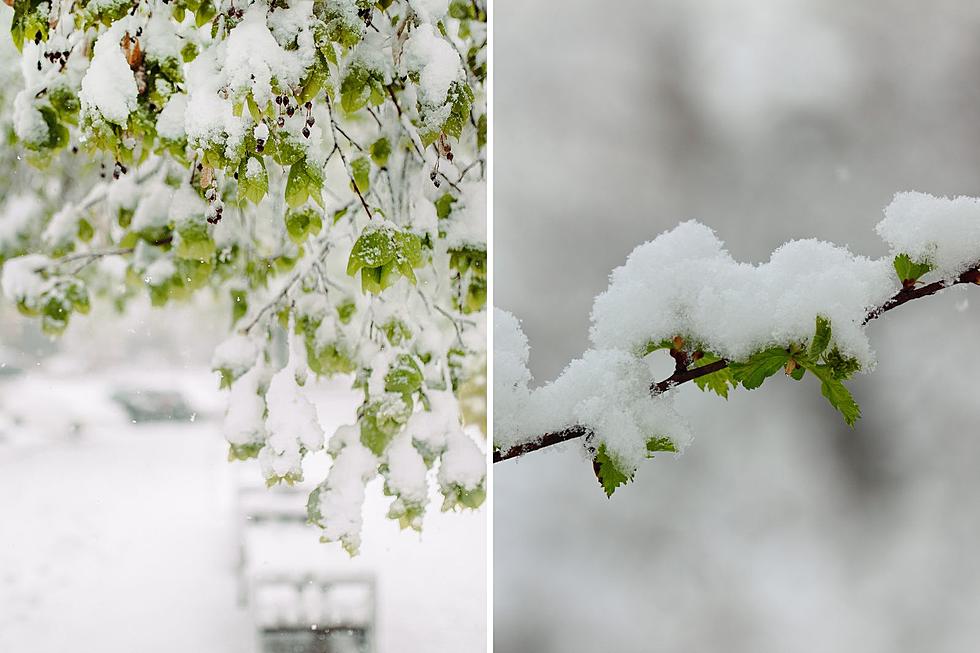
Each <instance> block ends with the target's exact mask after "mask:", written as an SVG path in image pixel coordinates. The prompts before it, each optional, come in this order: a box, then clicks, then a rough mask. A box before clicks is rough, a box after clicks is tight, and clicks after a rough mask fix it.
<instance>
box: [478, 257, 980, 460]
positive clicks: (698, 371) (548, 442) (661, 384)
mask: <svg viewBox="0 0 980 653" xmlns="http://www.w3.org/2000/svg"><path fill="white" fill-rule="evenodd" d="M961 283H972V284H980V266H977V267H974V268H971V269H969V270H967V271H966V272H964V273H963V274H961V275H960V276H958V277H956V278H955V279H949V280H942V281H934V282H932V283H930V284H926V285H924V286H919V287H914V286H913V287H910V288H902V289H901V290H899V291H898V292H897V293H895V294H894V295H892V297H891V298H890V299H888V300H887V301H886V302H885V303H884V304H882V305H881V306H878V307H876V308H874V309H872V310H871V311H869V312H868V314H867V316H865V318H864V321H863V322H862V323H861V324H862V325H865V324H867V323H868V322H870V321H871V320H874V319H877V318H878V317H880V316H881V315H883V314H885V313H887V312H888V311H890V310H893V309H895V308H898V307H899V306H901V305H902V304H906V303H908V302H910V301H912V300H913V299H919V298H921V297H928V296H929V295H935V294H936V293H938V292H940V291H941V290H945V289H946V288H949V287H951V286H956V285H959V284H961ZM729 362H730V361H728V360H725V359H721V360H718V361H715V362H713V363H709V364H708V365H704V366H702V367H694V368H689V369H681V368H680V367H678V368H677V369H676V370H675V371H674V373H673V374H671V375H670V376H669V377H667V378H666V379H664V380H663V381H658V382H657V383H654V384H652V385H651V386H650V394H651V395H653V396H657V395H659V394H662V393H664V392H666V391H667V390H669V389H671V388H674V387H676V386H679V385H681V384H683V383H687V382H688V381H693V380H694V379H698V378H700V377H702V376H707V375H708V374H711V373H712V372H717V371H718V370H723V369H725V368H726V367H728V364H729ZM590 433H591V431H590V430H589V429H587V428H585V427H583V426H573V427H570V428H567V429H564V430H562V431H556V432H554V433H546V434H545V435H543V436H541V437H540V438H538V439H536V440H532V441H530V442H525V443H524V444H520V445H517V446H515V447H511V448H510V449H507V450H506V451H496V450H495V451H494V452H493V462H495V463H499V462H502V461H504V460H510V459H511V458H517V457H519V456H523V455H524V454H528V453H531V452H532V451H538V450H539V449H544V448H545V447H550V446H552V445H556V444H561V443H562V442H568V441H569V440H574V439H575V438H580V437H583V436H587V435H589V434H590Z"/></svg>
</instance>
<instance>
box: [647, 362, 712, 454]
mask: <svg viewBox="0 0 980 653" xmlns="http://www.w3.org/2000/svg"><path fill="white" fill-rule="evenodd" d="M709 376H710V375H709ZM658 451H669V452H672V453H676V452H677V447H675V446H674V443H673V442H671V440H670V438H665V437H656V438H650V439H649V440H647V458H653V454H655V453H656V452H658Z"/></svg>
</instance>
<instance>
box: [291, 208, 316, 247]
mask: <svg viewBox="0 0 980 653" xmlns="http://www.w3.org/2000/svg"><path fill="white" fill-rule="evenodd" d="M321 229H323V218H322V217H320V212H319V211H317V210H316V209H314V208H313V207H311V206H306V207H303V208H301V209H299V210H294V209H289V210H288V211H286V232H287V233H289V237H290V239H291V240H292V241H293V242H294V243H296V244H297V245H299V244H302V243H303V241H305V240H306V239H307V237H309V236H310V235H315V234H318V233H320V230H321Z"/></svg>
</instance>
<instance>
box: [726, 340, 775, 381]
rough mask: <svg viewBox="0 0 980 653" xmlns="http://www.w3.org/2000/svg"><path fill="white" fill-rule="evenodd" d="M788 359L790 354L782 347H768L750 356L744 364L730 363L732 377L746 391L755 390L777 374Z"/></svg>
mask: <svg viewBox="0 0 980 653" xmlns="http://www.w3.org/2000/svg"><path fill="white" fill-rule="evenodd" d="M789 359H790V353H789V352H788V351H786V350H785V349H783V348H782V347H770V348H769V349H763V350H762V351H757V352H756V353H754V354H752V355H751V356H750V357H749V358H748V360H746V361H744V362H735V363H730V364H729V366H728V369H730V370H731V372H732V377H733V378H734V379H735V380H736V381H738V382H739V383H741V384H742V386H743V387H744V388H745V389H746V390H755V389H756V388H758V387H759V386H761V385H762V382H763V381H765V380H766V379H767V378H769V377H770V376H772V375H773V374H775V373H776V372H779V371H780V370H781V369H783V366H784V365H786V362H787V361H788V360H789Z"/></svg>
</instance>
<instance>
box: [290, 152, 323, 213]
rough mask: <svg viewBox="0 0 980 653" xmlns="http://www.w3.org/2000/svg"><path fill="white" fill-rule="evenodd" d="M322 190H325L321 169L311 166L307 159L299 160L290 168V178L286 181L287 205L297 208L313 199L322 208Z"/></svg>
mask: <svg viewBox="0 0 980 653" xmlns="http://www.w3.org/2000/svg"><path fill="white" fill-rule="evenodd" d="M321 188H323V176H322V174H321V172H320V169H319V168H317V167H316V166H313V165H310V164H309V163H308V162H307V160H306V158H305V157H304V158H302V159H299V160H298V161H296V162H295V163H294V164H293V165H291V166H290V167H289V178H288V179H287V180H286V204H288V205H289V206H291V207H293V208H295V207H297V206H301V205H302V204H303V203H305V202H306V200H307V199H310V198H312V199H313V200H314V201H315V202H316V203H317V204H320V205H321V206H322V205H323V198H322V197H321V196H320V189H321Z"/></svg>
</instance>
